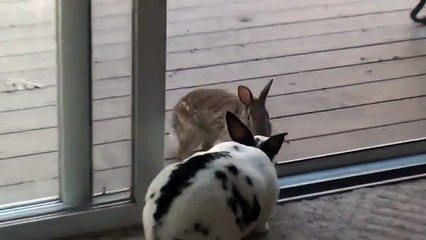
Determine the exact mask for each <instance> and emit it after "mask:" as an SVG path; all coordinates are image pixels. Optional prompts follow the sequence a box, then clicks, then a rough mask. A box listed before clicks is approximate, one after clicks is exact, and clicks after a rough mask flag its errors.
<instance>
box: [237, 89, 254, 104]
mask: <svg viewBox="0 0 426 240" xmlns="http://www.w3.org/2000/svg"><path fill="white" fill-rule="evenodd" d="M238 97H239V98H240V101H241V102H242V103H243V104H244V105H245V106H246V107H249V106H250V105H251V104H252V103H253V101H254V98H253V94H252V93H251V91H250V89H248V87H245V86H238Z"/></svg>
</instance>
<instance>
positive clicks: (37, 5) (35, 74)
mask: <svg viewBox="0 0 426 240" xmlns="http://www.w3.org/2000/svg"><path fill="white" fill-rule="evenodd" d="M55 11H56V10H55V1H54V0H37V1H1V2H0V16H1V18H0V208H2V207H5V206H6V205H5V204H16V203H22V201H30V200H40V199H42V198H49V197H53V198H57V197H58V195H59V186H58V153H57V150H58V132H57V124H58V121H57V106H56V104H57V100H56V99H57V87H56V86H57V63H56V20H55Z"/></svg>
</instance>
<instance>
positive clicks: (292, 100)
mask: <svg viewBox="0 0 426 240" xmlns="http://www.w3.org/2000/svg"><path fill="white" fill-rule="evenodd" d="M425 79H426V75H422V76H417V77H409V78H401V79H395V80H389V81H380V82H373V83H369V84H360V85H355V86H353V85H351V86H343V87H339V88H333V89H327V90H325V89H324V90H317V91H311V92H306V93H299V94H291V95H275V96H271V97H269V98H268V101H267V105H266V106H267V109H269V110H270V117H271V118H279V117H282V116H291V115H298V114H307V113H312V112H318V111H324V110H330V109H339V108H348V107H353V106H358V105H365V104H372V103H376V102H385V101H391V100H395V99H405V98H414V97H418V96H426V84H424V83H425ZM257 92H259V91H256V93H257ZM378 93H380V94H378ZM283 104H285V107H282V106H283ZM130 114H131V99H130V96H125V97H117V98H109V99H102V100H99V101H94V105H93V119H94V120H95V121H99V120H106V119H112V118H122V117H129V116H130ZM56 116H57V109H56V106H50V107H44V108H36V109H27V110H22V111H14V112H4V113H0V126H2V128H1V129H0V137H1V135H3V134H7V133H13V132H21V131H30V130H33V129H45V128H53V127H56V126H57V117H56ZM170 121H171V112H170V111H169V112H167V113H166V121H165V124H166V129H165V131H166V133H170V132H171V131H172V130H171V129H170ZM99 124H100V123H99ZM102 132H106V133H107V132H108V131H102Z"/></svg>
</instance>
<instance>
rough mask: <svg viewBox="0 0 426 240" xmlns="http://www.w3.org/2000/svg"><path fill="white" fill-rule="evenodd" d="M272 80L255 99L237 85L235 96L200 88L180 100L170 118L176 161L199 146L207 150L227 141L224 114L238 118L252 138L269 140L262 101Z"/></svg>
mask: <svg viewBox="0 0 426 240" xmlns="http://www.w3.org/2000/svg"><path fill="white" fill-rule="evenodd" d="M272 81H273V80H270V81H269V82H268V83H267V84H266V85H265V87H264V88H263V90H262V91H261V93H260V94H259V97H258V98H254V97H253V94H252V92H251V91H250V89H249V88H247V87H245V86H238V95H235V94H233V93H230V92H227V91H225V90H222V89H204V88H202V89H196V90H194V91H192V92H190V93H188V94H187V95H186V96H184V97H183V98H181V99H180V100H179V102H178V103H177V104H176V106H175V108H174V111H173V117H172V126H173V129H174V133H175V134H176V137H177V140H178V142H179V150H178V157H179V159H180V160H183V159H185V158H187V157H188V156H190V155H191V152H192V151H193V150H195V149H196V148H197V147H198V146H200V145H201V149H202V150H203V151H206V150H208V149H210V148H211V147H212V146H213V145H214V144H215V143H217V142H219V141H222V142H223V141H229V140H230V139H229V135H228V132H227V130H226V126H225V125H226V124H225V116H224V115H225V112H227V111H230V112H232V113H234V114H235V115H237V116H238V117H239V118H240V119H241V120H242V121H243V123H244V124H246V125H247V126H248V127H249V129H250V130H251V131H252V132H253V134H254V135H262V136H267V137H269V136H270V135H271V123H270V121H269V114H268V111H267V110H266V107H265V101H266V97H267V95H268V92H269V89H270V87H271V85H272Z"/></svg>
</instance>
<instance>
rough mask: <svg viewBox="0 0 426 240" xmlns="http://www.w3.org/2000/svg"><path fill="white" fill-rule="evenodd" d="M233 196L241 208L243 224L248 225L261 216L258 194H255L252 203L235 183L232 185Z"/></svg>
mask: <svg viewBox="0 0 426 240" xmlns="http://www.w3.org/2000/svg"><path fill="white" fill-rule="evenodd" d="M232 196H233V198H234V199H235V201H236V202H237V205H238V206H239V208H240V209H241V223H242V224H243V225H245V226H247V225H249V224H250V223H252V222H254V221H256V220H257V219H258V218H259V215H260V204H259V201H258V200H257V197H256V196H253V201H252V204H251V205H250V204H249V203H248V201H247V200H246V199H245V198H244V197H243V196H242V195H241V193H240V191H239V190H238V189H237V187H236V186H235V185H233V186H232Z"/></svg>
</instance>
